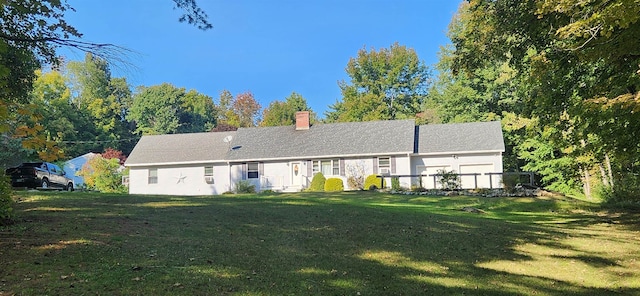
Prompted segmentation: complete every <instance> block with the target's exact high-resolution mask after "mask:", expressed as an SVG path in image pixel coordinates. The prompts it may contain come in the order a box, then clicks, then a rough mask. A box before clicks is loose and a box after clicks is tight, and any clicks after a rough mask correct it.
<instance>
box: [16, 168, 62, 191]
mask: <svg viewBox="0 0 640 296" xmlns="http://www.w3.org/2000/svg"><path fill="white" fill-rule="evenodd" d="M6 174H7V176H9V177H10V178H11V186H13V187H27V188H43V189H48V188H53V187H57V188H61V189H64V190H68V191H73V180H71V179H69V178H67V176H65V172H64V171H63V170H62V169H60V167H59V166H57V165H55V164H53V163H50V162H25V163H22V164H21V165H19V166H17V167H14V168H9V169H7V170H6Z"/></svg>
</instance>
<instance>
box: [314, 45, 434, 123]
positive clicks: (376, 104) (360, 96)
mask: <svg viewBox="0 0 640 296" xmlns="http://www.w3.org/2000/svg"><path fill="white" fill-rule="evenodd" d="M346 72H347V74H348V75H349V77H350V78H351V81H350V83H347V82H345V81H341V82H340V83H339V86H340V90H341V92H342V101H338V102H336V103H335V104H334V105H332V106H330V109H331V110H332V111H329V112H328V113H327V114H326V117H327V119H328V120H329V121H363V120H388V119H402V118H413V117H415V115H416V114H417V113H418V112H420V108H421V107H422V103H423V101H424V98H425V95H426V93H427V87H428V84H429V77H430V74H429V69H428V68H427V66H426V65H425V64H424V62H423V61H421V60H420V59H419V58H418V55H417V54H416V52H415V50H413V49H410V48H407V47H405V46H401V45H399V44H398V43H395V44H393V45H391V47H390V48H389V49H386V48H383V49H380V50H379V51H376V50H375V49H372V50H371V51H367V50H366V49H364V48H363V49H361V50H360V51H359V52H358V56H357V57H356V58H351V59H350V60H349V63H348V64H347V68H346Z"/></svg>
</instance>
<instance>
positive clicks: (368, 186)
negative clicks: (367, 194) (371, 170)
mask: <svg viewBox="0 0 640 296" xmlns="http://www.w3.org/2000/svg"><path fill="white" fill-rule="evenodd" d="M380 188H384V180H383V179H382V178H378V175H369V176H367V179H365V180H364V189H365V190H376V189H380Z"/></svg>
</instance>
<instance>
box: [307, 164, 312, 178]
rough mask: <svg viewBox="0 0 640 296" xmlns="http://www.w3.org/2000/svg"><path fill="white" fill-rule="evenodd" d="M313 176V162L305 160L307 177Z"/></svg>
mask: <svg viewBox="0 0 640 296" xmlns="http://www.w3.org/2000/svg"><path fill="white" fill-rule="evenodd" d="M312 175H313V162H312V161H311V160H307V177H311V176H312Z"/></svg>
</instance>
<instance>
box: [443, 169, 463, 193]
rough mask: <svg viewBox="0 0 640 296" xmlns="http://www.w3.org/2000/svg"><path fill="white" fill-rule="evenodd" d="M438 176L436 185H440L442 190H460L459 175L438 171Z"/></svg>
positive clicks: (452, 172)
mask: <svg viewBox="0 0 640 296" xmlns="http://www.w3.org/2000/svg"><path fill="white" fill-rule="evenodd" d="M438 174H439V176H438V183H440V186H441V187H442V189H445V190H455V189H460V175H458V174H456V172H454V171H447V170H443V169H440V170H438Z"/></svg>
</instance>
